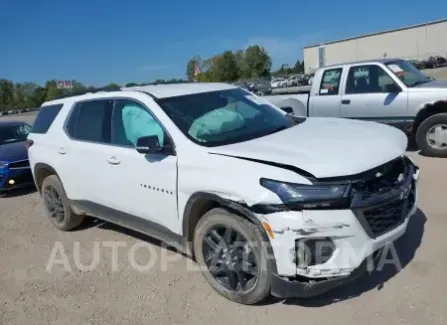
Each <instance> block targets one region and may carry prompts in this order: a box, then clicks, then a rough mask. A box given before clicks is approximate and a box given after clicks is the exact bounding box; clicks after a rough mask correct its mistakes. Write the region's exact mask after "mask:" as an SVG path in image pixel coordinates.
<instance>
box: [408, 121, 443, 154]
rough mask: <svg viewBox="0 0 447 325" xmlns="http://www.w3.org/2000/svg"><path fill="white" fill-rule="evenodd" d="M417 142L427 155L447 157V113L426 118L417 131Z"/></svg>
mask: <svg viewBox="0 0 447 325" xmlns="http://www.w3.org/2000/svg"><path fill="white" fill-rule="evenodd" d="M416 142H417V144H418V146H419V149H420V150H421V151H422V153H423V154H424V155H426V156H430V157H443V158H444V157H447V113H440V114H435V115H432V116H430V117H428V118H427V119H425V120H424V121H423V122H422V123H421V125H419V127H418V129H417V131H416Z"/></svg>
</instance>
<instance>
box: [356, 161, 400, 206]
mask: <svg viewBox="0 0 447 325" xmlns="http://www.w3.org/2000/svg"><path fill="white" fill-rule="evenodd" d="M407 167H408V161H407V159H406V158H403V157H402V158H397V159H394V160H392V161H390V162H388V163H386V164H384V165H381V166H379V167H377V168H374V169H373V170H370V171H368V172H366V173H365V174H364V175H362V176H363V177H364V179H363V180H361V181H359V182H357V183H356V184H354V186H353V189H354V191H355V192H357V193H359V194H361V196H362V198H363V199H365V198H368V197H373V196H377V195H380V194H382V193H384V192H388V191H390V190H391V189H392V188H395V187H398V186H400V185H401V183H402V181H404V179H405V176H406V172H407V171H408V168H407Z"/></svg>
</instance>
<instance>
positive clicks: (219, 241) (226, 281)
mask: <svg viewBox="0 0 447 325" xmlns="http://www.w3.org/2000/svg"><path fill="white" fill-rule="evenodd" d="M203 254H204V260H205V264H206V266H207V267H208V270H209V271H210V273H211V275H212V276H213V277H214V279H215V280H216V281H217V282H218V283H219V284H220V285H222V286H223V287H225V288H226V289H227V290H230V291H233V292H237V293H242V292H246V291H249V290H251V289H252V288H253V287H254V286H255V284H256V282H257V279H258V264H257V261H256V256H255V254H254V252H253V249H252V248H251V246H250V245H249V243H248V242H247V239H246V238H245V237H244V236H243V235H242V234H240V233H239V232H238V231H237V230H235V229H233V228H231V227H230V226H228V225H216V226H215V227H212V228H210V229H209V230H208V232H207V233H206V235H205V237H204V241H203Z"/></svg>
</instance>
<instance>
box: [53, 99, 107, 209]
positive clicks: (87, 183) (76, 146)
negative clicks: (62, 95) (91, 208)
mask: <svg viewBox="0 0 447 325" xmlns="http://www.w3.org/2000/svg"><path fill="white" fill-rule="evenodd" d="M112 104H113V101H112V100H103V99H101V100H89V101H82V102H78V103H75V105H74V107H73V109H72V111H71V113H70V115H69V117H68V120H67V123H66V125H65V129H64V130H65V133H66V135H67V136H68V138H67V139H66V141H64V142H63V141H62V139H61V141H58V142H57V143H58V146H57V147H55V148H54V150H55V151H56V152H57V156H58V157H59V159H58V161H59V163H58V164H57V171H58V173H59V174H60V176H61V179H62V180H63V181H64V180H66V179H69V181H67V182H64V188H65V191H66V192H67V196H68V198H69V199H71V200H76V201H84V202H89V203H95V204H100V205H105V204H107V202H108V200H107V195H108V193H109V191H110V187H109V186H108V184H107V182H108V178H107V177H106V176H104V174H103V173H102V171H103V166H104V162H105V160H106V159H107V155H108V150H110V145H109V143H110V121H111V113H112Z"/></svg>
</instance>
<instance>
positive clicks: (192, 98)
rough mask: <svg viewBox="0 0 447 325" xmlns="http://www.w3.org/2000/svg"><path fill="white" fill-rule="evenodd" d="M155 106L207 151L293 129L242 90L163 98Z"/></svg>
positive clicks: (289, 121) (264, 104)
mask: <svg viewBox="0 0 447 325" xmlns="http://www.w3.org/2000/svg"><path fill="white" fill-rule="evenodd" d="M158 102H159V104H160V106H161V107H162V108H163V110H164V111H165V112H166V114H168V116H169V117H170V118H171V119H172V121H173V122H174V123H175V124H176V125H177V127H178V128H179V129H180V130H181V131H182V132H183V134H185V135H186V136H187V137H188V138H189V139H191V140H192V141H194V142H195V143H197V144H200V145H203V146H206V147H214V146H220V145H226V144H232V143H237V142H242V141H247V140H251V139H255V138H259V137H262V136H265V135H267V134H271V133H274V132H278V131H281V130H283V129H286V128H289V127H291V126H293V125H295V124H294V123H293V122H292V121H291V119H290V118H289V117H287V116H286V115H285V114H284V113H282V112H281V111H279V110H277V109H275V108H274V107H272V106H271V105H270V104H269V103H268V102H266V101H265V100H263V99H261V98H259V97H255V96H253V95H252V94H251V93H249V92H248V91H245V90H243V89H230V90H223V91H215V92H208V93H200V94H194V95H186V96H179V97H171V98H164V99H160V100H158Z"/></svg>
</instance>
